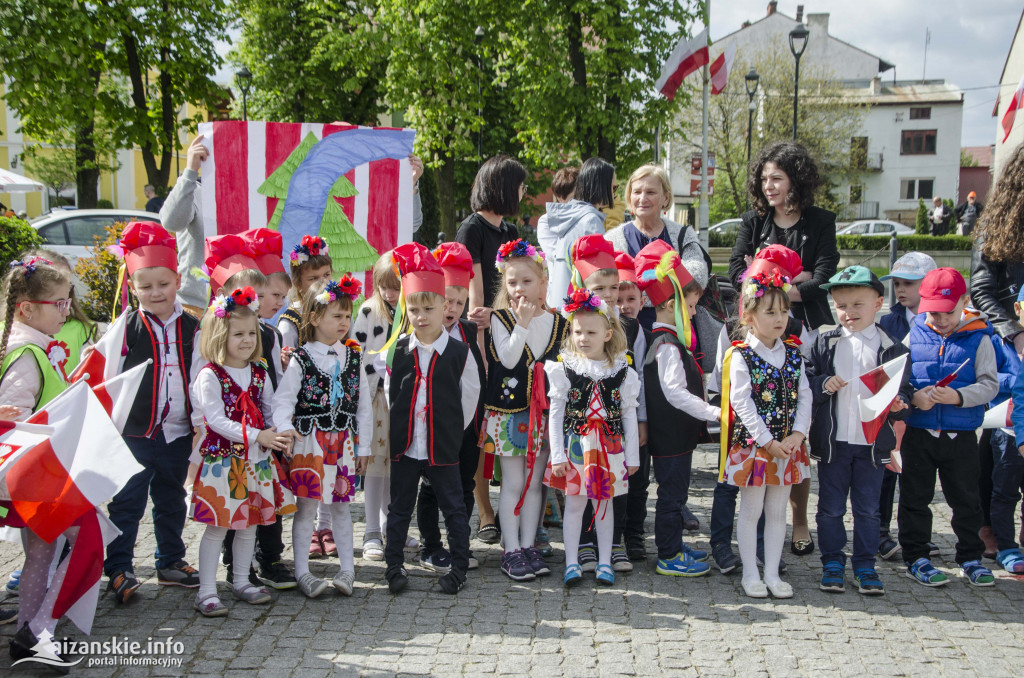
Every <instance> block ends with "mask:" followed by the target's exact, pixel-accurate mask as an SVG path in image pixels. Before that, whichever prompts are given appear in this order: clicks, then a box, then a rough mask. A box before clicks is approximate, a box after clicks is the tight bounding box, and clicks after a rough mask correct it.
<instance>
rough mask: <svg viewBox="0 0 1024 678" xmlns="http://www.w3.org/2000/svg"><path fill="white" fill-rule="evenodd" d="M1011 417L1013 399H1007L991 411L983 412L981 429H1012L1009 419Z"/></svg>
mask: <svg viewBox="0 0 1024 678" xmlns="http://www.w3.org/2000/svg"><path fill="white" fill-rule="evenodd" d="M1012 415H1013V398H1007V399H1006V400H1004V401H1003V402H1001V403H999V404H998V405H996V406H995V407H993V408H992V409H990V410H988V411H987V412H985V420H984V421H983V422H982V424H981V427H982V428H1013V422H1012V421H1010V417H1011V416H1012Z"/></svg>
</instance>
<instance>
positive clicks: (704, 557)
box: [682, 542, 711, 563]
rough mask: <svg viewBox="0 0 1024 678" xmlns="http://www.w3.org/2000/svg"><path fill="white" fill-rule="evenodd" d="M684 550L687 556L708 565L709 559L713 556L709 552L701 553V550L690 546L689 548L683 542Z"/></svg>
mask: <svg viewBox="0 0 1024 678" xmlns="http://www.w3.org/2000/svg"><path fill="white" fill-rule="evenodd" d="M682 548H683V553H685V554H687V555H688V556H690V557H691V558H693V559H694V560H696V561H697V562H698V563H706V562H707V561H708V559H709V558H711V555H710V554H709V553H708V552H707V551H701V550H700V549H695V548H692V547H690V546H687V545H686V543H685V542H683V544H682Z"/></svg>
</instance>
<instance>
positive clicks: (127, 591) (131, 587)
mask: <svg viewBox="0 0 1024 678" xmlns="http://www.w3.org/2000/svg"><path fill="white" fill-rule="evenodd" d="M140 586H142V584H141V583H139V580H138V579H136V578H135V574H134V573H133V572H129V571H128V570H125V571H124V572H115V573H113V574H112V575H110V579H109V580H108V581H107V590H108V591H113V592H114V601H115V602H116V603H117V604H118V605H123V604H125V603H127V602H128V599H129V598H131V597H132V595H133V594H134V593H135V592H136V591H138V590H139V587H140Z"/></svg>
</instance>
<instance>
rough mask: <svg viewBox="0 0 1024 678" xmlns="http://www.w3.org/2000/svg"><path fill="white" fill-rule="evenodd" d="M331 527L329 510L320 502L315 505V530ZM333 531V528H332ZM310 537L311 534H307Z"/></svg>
mask: <svg viewBox="0 0 1024 678" xmlns="http://www.w3.org/2000/svg"><path fill="white" fill-rule="evenodd" d="M330 529H331V510H330V509H329V508H327V506H326V505H324V504H323V503H322V502H321V504H320V505H319V506H317V507H316V531H317V532H320V531H321V530H330ZM332 532H333V530H332ZM309 536H310V538H312V537H313V535H309Z"/></svg>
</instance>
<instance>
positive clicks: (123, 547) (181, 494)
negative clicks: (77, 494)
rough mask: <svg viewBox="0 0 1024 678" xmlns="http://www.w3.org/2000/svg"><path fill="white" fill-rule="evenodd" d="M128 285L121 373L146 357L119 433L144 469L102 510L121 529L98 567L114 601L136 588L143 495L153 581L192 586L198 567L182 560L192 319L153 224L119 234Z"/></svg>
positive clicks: (163, 238)
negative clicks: (132, 305) (149, 503)
mask: <svg viewBox="0 0 1024 678" xmlns="http://www.w3.org/2000/svg"><path fill="white" fill-rule="evenodd" d="M120 245H121V247H122V248H123V249H124V251H125V257H124V263H125V271H126V273H127V276H128V278H127V280H128V286H129V287H130V288H131V290H132V293H133V294H134V295H135V298H136V299H138V302H139V310H138V311H128V312H127V316H126V323H125V325H124V334H125V336H124V342H123V346H124V348H123V349H122V355H121V357H120V358H121V360H120V369H119V370H118V371H119V372H123V371H125V370H127V369H129V368H132V367H135V366H136V365H139V364H142V363H144V362H146V361H147V360H152V361H153V362H152V368H151V369H149V370H148V371H147V372H146V376H145V377H144V378H143V381H142V384H141V385H140V386H139V390H138V395H137V396H136V399H135V404H134V406H133V407H132V410H131V413H130V414H129V416H128V421H127V423H126V424H125V427H124V439H125V443H126V444H127V445H128V448H129V449H130V450H131V451H132V454H134V455H135V459H136V460H137V461H138V462H139V463H140V464H141V465H142V466H143V468H144V470H143V471H141V472H140V473H138V474H137V475H136V476H135V477H133V478H132V479H131V480H130V481H128V484H127V485H125V486H124V488H123V489H122V490H121V491H120V492H118V493H117V495H116V496H115V497H114V498H113V499H112V500H111V502H110V505H109V506H108V507H107V510H108V512H109V514H110V520H111V522H113V523H114V525H116V526H117V528H118V529H119V530H121V534H120V535H119V536H118V537H117V538H115V539H114V541H112V542H111V543H110V545H109V546H107V558H106V561H104V563H103V570H104V572H105V573H106V575H107V576H108V577H109V578H110V581H109V583H108V590H112V591H113V592H114V596H115V598H116V600H117V602H118V603H123V602H125V601H127V600H128V599H129V598H130V597H131V596H132V594H134V593H135V591H136V590H137V589H138V588H139V581H138V580H137V579H136V578H135V575H134V573H133V572H134V570H133V566H132V560H133V558H134V551H135V540H136V537H137V536H138V532H139V521H140V520H141V519H142V516H143V514H144V513H145V511H146V497H147V495H149V497H151V498H152V499H153V529H154V531H155V532H156V570H157V577H158V582H159V583H160V584H163V585H166V586H184V587H186V588H197V587H198V586H199V573H198V572H197V571H196V569H195V568H193V567H192V566H190V565H189V564H188V563H187V562H185V560H184V558H185V543H184V542H183V541H182V539H181V532H182V530H183V529H184V527H185V514H186V503H185V496H186V493H185V477H186V475H187V474H188V458H189V453H190V451H191V448H192V427H191V422H190V420H189V417H190V415H191V411H192V406H191V403H190V401H189V394H188V378H189V370H190V367H191V362H192V347H193V343H194V339H195V336H196V331H197V329H198V324H199V323H198V321H197V320H196V319H195V318H193V317H192V316H190V315H188V314H185V313H182V307H181V304H180V303H179V302H178V301H177V299H176V298H175V293H176V292H177V290H178V287H179V286H180V284H181V276H180V275H178V260H177V252H176V249H175V243H174V238H173V237H172V236H171V235H170V234H169V233H167V231H165V230H164V229H163V228H162V227H161V226H160V225H159V224H156V223H152V222H139V223H133V224H129V225H128V226H127V227H126V228H125V230H124V232H123V233H122V234H121V243H120Z"/></svg>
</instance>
